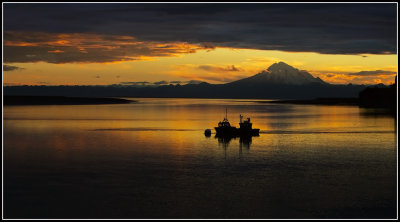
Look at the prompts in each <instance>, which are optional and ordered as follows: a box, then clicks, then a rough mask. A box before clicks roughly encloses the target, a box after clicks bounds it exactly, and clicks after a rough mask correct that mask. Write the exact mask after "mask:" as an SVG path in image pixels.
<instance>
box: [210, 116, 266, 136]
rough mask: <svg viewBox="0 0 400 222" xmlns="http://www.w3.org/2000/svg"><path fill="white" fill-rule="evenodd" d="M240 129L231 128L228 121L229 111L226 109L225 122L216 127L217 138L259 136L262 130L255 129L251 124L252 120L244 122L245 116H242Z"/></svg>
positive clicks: (248, 119)
mask: <svg viewBox="0 0 400 222" xmlns="http://www.w3.org/2000/svg"><path fill="white" fill-rule="evenodd" d="M239 126H240V128H239V129H238V128H236V127H234V126H231V124H230V123H229V121H228V109H226V113H225V118H224V120H222V121H220V122H219V123H218V127H215V132H216V136H229V137H239V136H258V135H259V132H260V129H253V123H251V122H250V118H247V120H243V116H242V115H240V123H239Z"/></svg>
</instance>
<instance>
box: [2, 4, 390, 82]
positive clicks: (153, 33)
mask: <svg viewBox="0 0 400 222" xmlns="http://www.w3.org/2000/svg"><path fill="white" fill-rule="evenodd" d="M396 17H397V4H395V3H385V4H366V3H363V4H362V3H357V4H267V3H263V4H158V3H157V4H136V3H131V4H105V3H104V4H39V3H35V4H27V3H24V4H17V3H3V23H4V27H3V83H4V85H20V84H27V85H109V84H124V85H135V84H155V85H162V84H170V83H172V84H176V83H180V84H185V83H188V82H190V81H193V80H196V81H206V82H209V83H226V82H230V81H234V80H237V79H241V78H244V77H248V76H251V75H254V74H257V73H258V72H260V71H262V70H264V69H267V68H268V67H269V66H270V65H271V64H273V63H274V62H279V61H284V62H286V63H288V64H289V65H292V66H294V67H295V68H298V69H301V70H307V71H308V72H310V73H311V74H312V75H314V76H315V77H320V78H321V79H323V80H324V81H326V82H329V83H341V84H343V83H344V84H347V83H355V84H375V83H385V84H391V83H393V82H394V79H395V76H396V73H397V22H396V20H397V19H396Z"/></svg>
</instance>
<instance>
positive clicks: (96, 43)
mask: <svg viewBox="0 0 400 222" xmlns="http://www.w3.org/2000/svg"><path fill="white" fill-rule="evenodd" d="M4 39H5V41H4V60H5V62H8V63H23V62H39V61H43V62H48V63H105V62H119V61H135V60H141V59H143V58H149V57H165V56H179V55H181V54H188V53H195V52H196V51H197V50H204V49H208V48H209V47H208V46H202V45H196V44H189V43H185V42H168V43H164V42H155V41H138V40H137V39H135V38H134V37H131V36H117V35H98V34H87V33H85V34H81V33H72V34H63V33H61V34H60V33H59V34H52V33H39V32H10V31H8V32H5V35H4Z"/></svg>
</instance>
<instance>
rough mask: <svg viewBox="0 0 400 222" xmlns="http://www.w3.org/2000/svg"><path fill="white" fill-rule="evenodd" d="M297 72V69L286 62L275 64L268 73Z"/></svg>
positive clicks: (269, 68)
mask: <svg viewBox="0 0 400 222" xmlns="http://www.w3.org/2000/svg"><path fill="white" fill-rule="evenodd" d="M295 70H297V69H296V68H294V67H292V66H290V65H288V64H286V63H284V62H278V63H274V64H272V65H271V66H270V67H268V71H270V72H282V71H295Z"/></svg>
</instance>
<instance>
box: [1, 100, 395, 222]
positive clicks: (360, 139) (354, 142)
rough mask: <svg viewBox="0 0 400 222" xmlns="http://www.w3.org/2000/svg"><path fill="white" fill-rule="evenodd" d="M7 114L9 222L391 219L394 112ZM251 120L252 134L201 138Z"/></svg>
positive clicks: (147, 104)
mask: <svg viewBox="0 0 400 222" xmlns="http://www.w3.org/2000/svg"><path fill="white" fill-rule="evenodd" d="M137 100H138V103H132V104H117V105H115V104H113V105H65V106H6V107H4V148H3V154H4V217H5V218H395V217H396V201H397V199H396V196H397V193H396V192H397V188H396V186H397V184H396V176H397V172H396V170H397V159H396V155H397V154H396V153H397V148H396V129H395V120H394V118H393V116H386V115H374V114H371V113H370V112H367V111H368V110H363V109H360V108H358V107H355V106H313V105H289V104H266V103H258V102H257V101H256V100H233V99H232V100H227V99H221V100H218V99H137ZM226 107H227V108H228V119H229V120H230V122H231V124H233V125H235V126H236V125H238V121H239V114H243V115H245V116H248V117H251V120H252V122H253V123H254V124H253V127H254V128H260V136H259V137H253V138H251V140H241V139H239V138H236V139H231V140H218V139H217V138H214V134H213V135H212V136H211V137H205V136H204V134H203V132H204V130H205V129H207V128H210V129H212V130H213V133H214V132H215V131H214V128H213V127H214V126H216V125H217V124H218V121H220V120H222V119H223V117H224V115H225V108H226Z"/></svg>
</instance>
